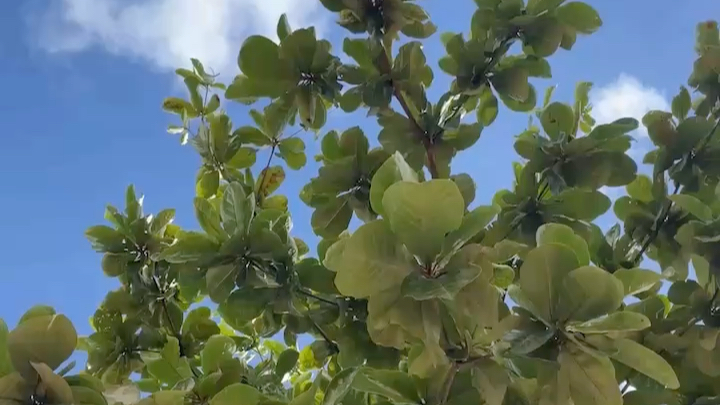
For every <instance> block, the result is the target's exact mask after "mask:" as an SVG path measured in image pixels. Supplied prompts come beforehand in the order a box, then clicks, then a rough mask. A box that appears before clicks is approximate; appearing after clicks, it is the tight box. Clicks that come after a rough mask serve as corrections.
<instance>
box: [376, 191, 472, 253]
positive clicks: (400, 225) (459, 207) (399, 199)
mask: <svg viewBox="0 0 720 405" xmlns="http://www.w3.org/2000/svg"><path fill="white" fill-rule="evenodd" d="M382 206H383V208H384V210H385V213H386V216H387V218H388V219H389V221H390V227H391V228H392V231H393V232H394V233H395V234H396V235H398V237H399V238H400V240H401V241H402V242H403V243H404V244H405V245H406V246H407V247H408V249H409V250H410V251H411V252H412V253H414V254H416V255H418V256H420V257H422V258H423V259H424V260H425V261H426V262H430V261H431V260H433V259H434V258H435V256H436V255H437V254H438V253H440V250H441V249H442V244H443V240H444V239H445V234H447V233H448V232H452V231H454V230H456V229H458V228H459V227H460V225H461V224H462V219H463V213H464V211H465V200H464V199H463V197H462V194H460V190H459V189H458V187H457V186H456V185H455V183H454V182H453V181H452V180H447V179H442V180H430V181H428V182H425V183H413V182H409V181H401V182H398V183H395V184H393V185H392V186H390V187H388V189H387V190H386V191H385V195H384V196H383V199H382ZM439 208H440V209H439Z"/></svg>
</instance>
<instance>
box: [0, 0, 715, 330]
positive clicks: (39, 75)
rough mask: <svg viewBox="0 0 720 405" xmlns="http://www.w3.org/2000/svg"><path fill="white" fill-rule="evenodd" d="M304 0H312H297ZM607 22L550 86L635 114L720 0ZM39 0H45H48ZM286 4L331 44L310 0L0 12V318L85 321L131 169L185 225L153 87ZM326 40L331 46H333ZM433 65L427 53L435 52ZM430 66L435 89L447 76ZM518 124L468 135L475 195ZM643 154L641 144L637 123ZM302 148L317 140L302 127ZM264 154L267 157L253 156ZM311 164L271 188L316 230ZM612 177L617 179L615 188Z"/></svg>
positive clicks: (607, 8) (185, 191) (312, 148)
mask: <svg viewBox="0 0 720 405" xmlns="http://www.w3.org/2000/svg"><path fill="white" fill-rule="evenodd" d="M305 3H310V5H308V4H305ZM589 3H590V4H592V5H593V6H594V7H595V8H596V9H598V11H599V12H600V14H601V16H602V18H603V20H604V22H605V24H604V26H603V28H602V29H601V30H600V31H599V32H598V33H596V34H595V35H593V36H590V37H582V38H580V39H579V40H578V42H577V44H576V46H575V49H574V50H573V51H571V52H566V51H559V53H558V54H556V55H555V56H553V57H552V58H551V60H550V62H551V65H552V70H553V76H554V78H553V79H552V80H544V81H542V82H540V83H539V85H540V87H545V86H547V85H552V84H559V87H558V89H557V91H556V93H555V94H556V95H555V99H556V100H563V101H571V97H572V91H573V88H574V84H575V83H576V82H577V81H580V80H588V81H592V82H594V83H595V85H596V87H595V90H594V91H593V94H592V98H593V103H594V105H595V115H596V118H597V119H598V120H599V121H601V122H603V121H610V120H614V119H616V118H619V117H621V116H633V117H636V118H640V117H641V116H642V115H643V114H644V112H645V111H647V110H648V109H657V108H664V107H666V106H667V103H668V100H669V99H670V98H671V97H672V96H673V95H674V94H675V93H676V91H677V89H678V86H679V85H680V84H683V83H684V82H685V80H686V78H687V76H688V74H689V71H690V68H691V66H692V60H693V57H694V55H693V50H692V47H693V41H694V28H695V24H696V23H697V22H699V21H701V20H706V19H712V18H714V17H715V18H717V17H718V16H720V3H718V2H717V1H715V0H693V1H692V7H680V6H679V4H680V2H678V1H677V0H654V1H653V0H633V1H621V0H602V1H598V0H595V1H593V0H591V1H589ZM48 4H51V5H50V6H48ZM421 4H422V5H423V6H424V7H426V9H427V10H428V12H429V13H430V15H431V16H432V18H433V20H434V22H435V23H436V24H437V25H438V26H439V28H440V31H455V32H459V31H465V30H467V28H468V27H469V19H470V15H471V14H472V12H473V10H474V8H475V6H474V4H473V2H472V1H471V0H444V1H440V0H432V1H423V2H421ZM282 12H287V13H288V14H289V16H290V19H291V22H292V23H293V26H294V27H299V26H304V25H306V24H317V25H318V27H320V28H321V31H322V32H323V34H324V35H326V36H327V37H328V38H329V39H330V40H331V41H332V42H333V43H334V44H339V43H341V40H342V38H343V37H344V36H345V32H344V31H343V30H341V29H340V28H338V27H336V26H335V25H334V24H333V16H332V15H331V14H330V13H329V12H326V11H325V10H324V9H321V8H320V7H319V6H316V5H315V2H314V1H308V0H272V1H271V0H132V1H129V0H123V1H120V0H53V1H52V2H45V1H41V0H28V1H21V0H14V1H13V0H11V1H10V2H8V4H5V7H4V14H5V15H6V16H9V17H8V18H6V19H5V20H4V22H3V24H0V60H2V63H0V76H1V77H3V79H4V80H3V81H4V83H3V84H4V86H5V89H6V96H5V97H4V98H3V101H2V102H1V103H0V118H1V120H2V122H3V124H4V128H5V130H4V135H3V142H2V144H1V145H0V173H2V175H1V176H2V179H3V188H4V192H3V193H2V195H3V197H2V198H0V223H2V229H3V232H2V233H0V246H2V248H1V249H0V252H2V253H3V260H2V261H1V262H0V272H2V273H1V274H2V278H1V279H0V280H2V281H0V317H2V318H4V319H5V320H6V321H7V322H8V323H9V324H10V325H14V324H15V323H16V322H17V319H18V318H19V317H20V315H21V314H22V313H23V312H24V311H25V310H26V309H27V308H29V307H30V306H31V305H33V304H38V303H44V304H49V305H53V306H55V307H56V308H57V309H58V311H60V312H63V313H65V314H67V315H68V316H69V317H70V318H71V319H72V320H73V321H74V322H75V323H76V327H77V328H78V330H79V332H80V333H88V332H89V326H88V323H87V319H88V317H90V316H91V315H92V313H93V311H94V308H95V307H96V306H97V304H98V303H100V301H101V300H102V299H103V297H104V296H105V294H106V292H107V291H109V290H110V289H112V288H114V287H115V286H116V282H115V281H114V280H112V279H109V278H106V277H105V276H104V275H103V273H102V271H101V270H100V267H99V264H100V256H99V255H98V254H96V253H95V252H93V251H92V250H90V246H89V244H88V242H87V241H86V240H85V238H84V236H83V232H84V230H85V229H86V228H87V227H89V226H91V225H95V224H100V223H103V212H104V207H105V204H107V203H112V204H115V205H121V204H122V201H123V198H124V190H125V187H126V186H127V185H128V184H130V183H133V184H135V186H136V189H137V190H138V191H139V192H141V193H143V194H145V206H146V211H147V212H156V211H158V210H160V209H162V208H166V207H174V208H176V209H177V212H178V217H177V219H176V223H178V224H180V225H182V226H185V227H195V226H196V225H195V220H194V217H193V209H192V197H193V196H194V179H195V172H196V170H197V167H198V163H199V158H198V157H197V156H196V155H195V153H194V152H193V150H192V149H190V148H189V147H181V146H180V145H179V144H178V141H177V139H176V138H175V137H174V136H171V135H168V134H167V133H166V132H165V128H166V126H167V125H168V124H170V123H173V117H171V116H169V115H167V114H165V113H163V112H162V111H161V109H160V103H161V101H162V99H163V98H164V97H166V96H168V95H172V94H182V89H181V87H180V86H179V84H178V81H177V80H176V79H175V78H174V76H173V74H172V70H174V68H175V67H179V66H180V65H187V64H189V58H191V57H197V58H200V59H201V60H202V61H203V62H205V64H206V65H207V66H211V67H213V68H214V69H215V70H216V71H218V72H220V73H221V74H222V75H223V76H224V77H232V75H234V74H235V73H237V67H236V66H235V62H234V61H235V58H236V55H237V51H238V49H239V45H240V43H241V42H242V39H243V38H244V37H245V36H247V35H248V34H252V33H258V32H261V33H266V34H267V35H269V36H270V35H272V36H274V27H275V23H276V21H277V18H278V17H279V15H280V14H281V13H282ZM335 49H339V48H338V47H336V48H335ZM425 51H426V54H427V56H428V59H429V60H431V61H434V60H436V59H437V58H438V57H439V56H441V55H442V53H441V52H442V47H441V45H440V41H439V38H438V37H437V36H435V37H432V38H431V39H429V40H428V41H426V47H425ZM433 66H435V64H433ZM448 81H449V79H448V77H446V76H444V75H443V74H442V73H441V72H440V71H439V70H438V71H437V73H436V80H435V82H434V85H433V86H434V87H433V88H432V92H431V94H434V95H437V94H439V93H440V92H442V91H443V87H445V86H447V84H448ZM228 108H229V110H230V112H231V114H232V116H233V118H234V122H235V124H236V125H237V124H240V125H245V124H249V122H250V121H249V119H248V117H247V115H246V109H244V108H241V107H239V106H228ZM363 122H365V123H366V124H362V126H363V128H364V129H365V130H366V132H367V134H368V135H369V137H370V138H374V137H375V136H376V132H375V131H376V128H377V126H376V125H375V124H374V122H370V123H369V124H367V121H365V120H362V117H361V116H357V115H355V116H352V117H350V118H347V117H346V116H345V115H343V114H341V112H339V111H338V112H337V113H333V114H331V115H330V117H329V122H328V126H327V129H328V130H329V129H338V130H343V129H345V128H348V127H350V126H352V125H356V124H361V123H363ZM526 123H527V118H526V117H525V116H523V115H520V114H516V113H511V112H509V111H508V110H501V112H500V115H499V117H498V120H497V121H496V122H495V123H494V124H493V125H492V126H491V127H490V128H489V129H487V130H486V131H485V132H484V133H483V135H482V138H481V140H480V141H479V143H478V144H477V146H476V147H475V148H473V149H471V150H470V151H467V152H464V153H463V154H462V155H460V156H459V157H458V158H457V159H456V162H455V165H454V171H455V172H467V173H470V174H471V175H472V176H473V177H474V178H475V179H476V181H477V187H478V196H477V199H476V202H479V203H487V202H489V201H490V199H491V198H492V194H493V193H494V192H495V191H496V190H498V189H500V188H504V187H508V186H509V185H510V184H511V181H512V171H511V161H512V160H513V159H515V158H516V157H515V154H514V152H513V149H512V144H513V137H514V135H516V134H518V133H519V132H521V131H522V129H523V128H524V126H525V125H526ZM636 135H637V136H638V139H639V142H638V144H637V150H638V153H640V152H641V151H642V150H643V148H647V141H646V140H645V141H643V134H642V133H641V132H640V133H637V134H636ZM305 140H306V143H307V144H308V146H309V149H308V154H309V155H310V156H312V155H314V154H315V153H316V151H317V149H318V148H317V144H318V142H314V141H313V140H312V135H310V134H308V135H306V138H305ZM258 160H259V161H264V158H259V159H258ZM310 161H311V162H310V164H309V165H308V166H307V167H306V168H304V169H303V170H301V171H299V172H294V173H288V178H287V179H286V183H285V185H284V186H283V188H282V191H284V192H285V193H287V194H288V196H289V197H290V199H291V210H292V212H293V213H294V214H295V215H294V223H295V228H294V232H295V234H296V235H297V236H299V237H302V238H303V239H305V240H306V241H308V242H309V244H310V245H311V246H314V245H315V242H316V239H315V238H314V237H313V235H312V230H311V229H310V226H309V215H310V210H309V209H308V208H307V207H305V206H304V205H303V204H302V203H301V202H300V201H299V200H298V198H297V195H298V192H299V189H300V187H301V186H302V185H303V184H304V183H305V181H306V180H307V179H308V178H309V177H310V176H312V175H314V174H315V173H316V171H317V166H316V165H315V164H314V162H312V159H310ZM611 192H612V191H611Z"/></svg>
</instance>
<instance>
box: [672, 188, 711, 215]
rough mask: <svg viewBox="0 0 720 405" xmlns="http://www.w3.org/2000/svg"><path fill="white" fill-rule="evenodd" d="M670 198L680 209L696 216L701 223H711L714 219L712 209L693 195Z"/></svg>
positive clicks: (679, 195) (675, 195)
mask: <svg viewBox="0 0 720 405" xmlns="http://www.w3.org/2000/svg"><path fill="white" fill-rule="evenodd" d="M668 198H669V199H670V200H671V201H672V202H673V203H675V205H677V206H678V207H680V209H682V210H683V211H685V212H688V213H690V214H692V215H694V216H696V217H697V218H698V219H699V220H701V221H711V220H712V219H713V213H712V210H711V209H710V207H708V206H707V205H705V204H704V203H703V202H702V201H700V200H698V199H697V198H695V197H693V196H691V195H687V194H674V195H671V196H668Z"/></svg>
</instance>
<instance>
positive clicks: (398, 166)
mask: <svg viewBox="0 0 720 405" xmlns="http://www.w3.org/2000/svg"><path fill="white" fill-rule="evenodd" d="M326 138H327V136H326ZM323 153H324V152H323ZM399 181H410V182H417V181H418V176H417V172H416V171H415V170H413V169H412V168H411V167H410V165H408V164H407V162H406V161H405V159H404V158H403V157H402V155H401V154H400V152H395V153H393V155H392V156H390V158H388V160H386V161H385V163H383V164H382V166H380V168H379V169H377V171H376V172H375V175H373V178H372V181H371V183H370V204H371V206H372V209H373V211H375V212H376V213H378V214H380V215H384V212H385V211H384V210H383V206H382V199H383V196H384V195H385V191H386V190H387V189H388V188H389V187H390V186H391V185H393V184H395V183H397V182H399Z"/></svg>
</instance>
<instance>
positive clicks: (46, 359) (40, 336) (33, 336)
mask: <svg viewBox="0 0 720 405" xmlns="http://www.w3.org/2000/svg"><path fill="white" fill-rule="evenodd" d="M75 346H77V332H76V331H75V327H74V326H73V324H72V322H70V320H69V319H68V318H67V317H66V316H64V315H44V316H36V317H33V318H30V319H28V320H26V321H25V322H23V323H21V324H19V325H18V326H17V327H16V328H15V329H13V331H12V332H10V334H9V335H8V338H7V348H8V352H9V353H10V360H11V361H12V365H13V368H14V369H15V370H16V371H17V372H19V373H20V374H21V375H22V376H23V377H25V378H26V379H28V380H30V381H32V380H33V379H34V378H36V372H35V369H34V368H33V367H32V366H31V364H30V363H31V362H33V363H45V364H47V366H48V367H50V368H51V369H53V370H55V369H56V368H58V367H59V366H60V365H61V364H62V363H63V362H64V361H65V360H67V359H68V358H69V357H70V356H71V355H72V354H73V352H74V351H75Z"/></svg>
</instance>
